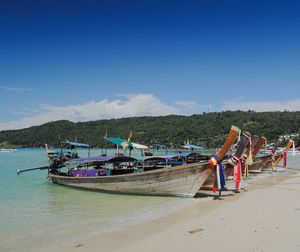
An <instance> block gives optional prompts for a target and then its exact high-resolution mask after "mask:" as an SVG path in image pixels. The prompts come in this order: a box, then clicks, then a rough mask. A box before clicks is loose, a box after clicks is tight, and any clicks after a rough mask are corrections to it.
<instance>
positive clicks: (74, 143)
mask: <svg viewBox="0 0 300 252" xmlns="http://www.w3.org/2000/svg"><path fill="white" fill-rule="evenodd" d="M66 143H67V144H70V145H74V146H76V147H87V148H89V147H90V145H89V144H85V143H77V142H71V141H66Z"/></svg>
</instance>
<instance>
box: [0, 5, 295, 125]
mask: <svg viewBox="0 0 300 252" xmlns="http://www.w3.org/2000/svg"><path fill="white" fill-rule="evenodd" d="M299 13H300V4H298V1H289V0H286V1H276V0H274V1H263V0H261V1H255V0H252V1H246V0H240V1H234V0H223V1H221V0H206V1H201V0H199V1H164V0H160V1H155V0H152V1H126V0H123V1H121V0H119V1H116V0H107V1H100V0H99V1H89V0H85V1H81V0H78V1H76V0H73V1H71V0H69V1H67V0H60V1H57V0H40V1H30V0H28V1H21V0H20V1H15V0H6V1H5V0H3V1H1V4H0V108H1V110H0V111H1V113H0V115H1V116H0V130H6V129H17V128H24V127H29V126H32V125H39V124H42V123H45V122H48V121H53V120H60V119H68V120H71V121H88V120H98V119H109V118H120V117H129V116H142V115H150V116H153V115H167V114H184V115H190V114H194V113H203V112H204V111H205V112H207V111H210V112H212V111H224V110H237V109H241V110H248V109H251V110H256V111H273V110H290V111H294V110H297V111H298V110H300V97H299V96H300V85H299V80H300V71H299V70H300V61H299V59H300V29H299V27H300V15H299Z"/></svg>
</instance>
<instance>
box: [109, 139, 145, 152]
mask: <svg viewBox="0 0 300 252" xmlns="http://www.w3.org/2000/svg"><path fill="white" fill-rule="evenodd" d="M104 139H105V140H106V141H108V142H111V143H113V144H115V145H122V144H123V143H127V142H128V141H127V140H125V139H123V138H120V137H106V138H104ZM131 145H132V147H133V148H136V149H149V147H148V146H146V145H143V144H138V143H134V142H131Z"/></svg>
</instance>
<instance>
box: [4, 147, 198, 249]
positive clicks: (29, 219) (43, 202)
mask: <svg viewBox="0 0 300 252" xmlns="http://www.w3.org/2000/svg"><path fill="white" fill-rule="evenodd" d="M103 152H104V150H101V149H93V150H91V154H90V155H91V156H97V155H101V154H103ZM109 154H110V153H108V155H109ZM79 155H80V156H81V157H84V156H87V153H86V150H80V151H79ZM136 155H138V154H136ZM47 164H48V157H47V156H46V154H45V149H17V151H16V152H3V153H0V251H5V252H6V251H13V252H17V251H30V252H33V251H55V250H56V249H57V248H58V247H60V245H61V246H72V245H74V246H75V245H76V243H78V242H80V240H82V239H89V238H93V237H96V236H99V235H104V234H107V233H109V232H114V231H118V230H121V229H124V228H128V227H130V225H135V224H139V223H142V222H144V221H151V220H153V219H155V218H157V217H160V216H164V215H168V214H170V213H171V212H173V211H175V210H176V209H178V210H179V209H180V208H182V207H185V206H187V205H188V204H192V202H193V200H194V199H181V198H175V197H157V196H136V195H118V194H108V193H101V192H95V191H86V190H80V189H74V188H70V187H65V186H61V185H56V184H53V183H52V182H51V181H49V180H48V179H47V170H34V171H28V172H24V173H21V174H20V175H17V170H22V169H28V168H34V167H42V166H46V165H47ZM56 251H57V250H56Z"/></svg>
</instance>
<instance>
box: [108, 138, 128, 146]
mask: <svg viewBox="0 0 300 252" xmlns="http://www.w3.org/2000/svg"><path fill="white" fill-rule="evenodd" d="M104 139H105V140H106V141H108V142H111V143H113V144H115V145H121V144H122V143H124V142H126V140H125V139H123V138H120V137H106V138H104Z"/></svg>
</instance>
